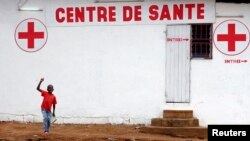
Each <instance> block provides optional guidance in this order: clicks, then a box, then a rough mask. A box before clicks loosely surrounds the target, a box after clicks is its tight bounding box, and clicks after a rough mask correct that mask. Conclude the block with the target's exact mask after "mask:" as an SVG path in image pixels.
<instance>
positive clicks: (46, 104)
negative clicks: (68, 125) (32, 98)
mask: <svg viewBox="0 0 250 141" xmlns="http://www.w3.org/2000/svg"><path fill="white" fill-rule="evenodd" d="M41 96H43V102H42V105H41V108H42V109H43V110H47V111H51V106H52V104H56V103H57V101H56V97H55V95H53V94H49V93H48V92H47V91H44V90H42V92H41Z"/></svg>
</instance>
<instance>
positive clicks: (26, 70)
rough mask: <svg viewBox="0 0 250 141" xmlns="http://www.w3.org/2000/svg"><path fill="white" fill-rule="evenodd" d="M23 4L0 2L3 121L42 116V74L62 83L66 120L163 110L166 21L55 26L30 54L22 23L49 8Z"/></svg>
mask: <svg viewBox="0 0 250 141" xmlns="http://www.w3.org/2000/svg"><path fill="white" fill-rule="evenodd" d="M16 4H17V1H9V0H2V1H1V6H0V13H1V15H0V16H1V17H2V18H1V21H0V28H1V35H0V43H1V48H0V52H1V54H0V66H1V69H0V78H1V79H0V85H1V87H0V93H1V99H0V119H1V120H24V121H27V120H33V117H32V115H35V117H34V120H35V121H41V112H40V104H41V101H42V97H41V96H40V94H39V92H37V91H36V86H37V84H38V82H39V79H40V77H44V78H45V82H44V83H43V84H42V88H44V89H46V87H47V85H48V84H50V83H52V84H53V85H54V87H55V91H54V92H55V94H56V96H57V99H58V105H57V109H56V114H57V116H59V117H62V118H59V122H73V123H76V122H78V123H79V122H81V123H83V122H84V123H92V122H93V123H145V122H147V123H149V122H150V118H151V117H154V116H155V115H157V114H158V112H159V110H161V109H162V106H163V105H164V100H165V99H164V87H165V86H164V82H165V77H164V75H165V56H164V54H165V53H164V51H165V33H164V30H165V26H164V25H155V26H151V25H140V26H89V27H51V28H50V27H48V34H49V35H48V36H49V37H48V41H47V44H46V45H45V47H44V48H43V49H41V50H40V51H38V52H35V53H27V52H24V51H22V50H20V49H19V48H18V47H17V45H16V43H15V40H14V31H15V28H16V25H17V24H18V23H19V22H20V21H22V20H23V19H26V18H30V17H32V18H37V19H40V20H42V21H44V14H45V13H44V12H18V11H17V10H16V8H17V7H16ZM29 114H31V116H26V115H29ZM15 115H24V119H23V116H15Z"/></svg>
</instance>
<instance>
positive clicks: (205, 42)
mask: <svg viewBox="0 0 250 141" xmlns="http://www.w3.org/2000/svg"><path fill="white" fill-rule="evenodd" d="M191 28H192V29H191V39H192V40H191V58H204V59H212V24H193V25H192V26H191Z"/></svg>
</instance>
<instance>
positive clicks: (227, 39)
mask: <svg viewBox="0 0 250 141" xmlns="http://www.w3.org/2000/svg"><path fill="white" fill-rule="evenodd" d="M213 38H214V39H213V42H214V46H215V48H216V49H217V50H218V51H219V52H221V53H222V54H224V55H227V56H235V55H239V54H241V53H243V52H244V51H245V50H246V49H247V48H248V46H249V44H250V31H249V29H248V27H247V26H246V24H244V23H243V22H241V21H239V20H235V19H229V20H225V21H222V22H220V23H218V24H217V26H216V28H215V30H214V34H213Z"/></svg>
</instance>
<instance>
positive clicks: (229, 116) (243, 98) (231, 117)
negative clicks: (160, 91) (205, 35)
mask: <svg viewBox="0 0 250 141" xmlns="http://www.w3.org/2000/svg"><path fill="white" fill-rule="evenodd" d="M236 11H237V12H236ZM249 12H250V4H225V3H217V4H216V13H217V15H218V16H236V17H230V18H232V19H237V20H239V21H241V22H244V23H245V24H246V26H247V27H248V28H249V29H250V15H249ZM239 15H243V18H238V17H237V16H239ZM228 19H229V18H228V17H227V18H226V17H217V20H216V23H215V24H214V25H213V28H214V29H215V28H216V26H217V25H218V24H219V23H221V22H222V21H224V20H228ZM225 59H244V60H245V59H247V60H248V63H240V64H226V63H224V61H225ZM249 61H250V48H249V47H248V49H247V50H246V51H245V52H244V53H242V54H240V55H237V56H233V57H232V56H231V57H229V56H225V55H224V54H222V53H220V52H219V51H218V50H217V49H216V48H215V47H213V59H212V60H200V59H193V60H192V61H191V88H190V89H191V103H190V104H168V105H166V108H169V107H171V108H172V109H193V110H194V114H195V116H196V117H198V118H199V120H200V124H201V125H202V126H206V125H207V124H249V123H250V112H249V107H250V103H249V100H250V83H249V80H250V63H249Z"/></svg>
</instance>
